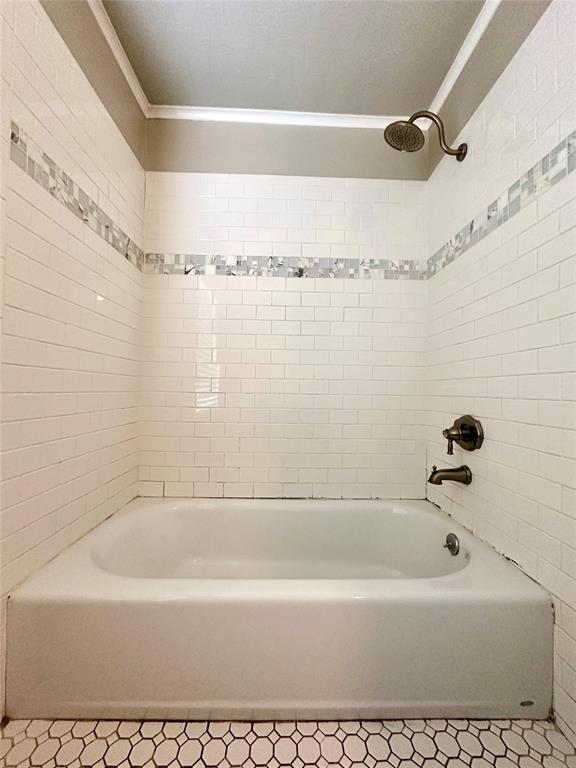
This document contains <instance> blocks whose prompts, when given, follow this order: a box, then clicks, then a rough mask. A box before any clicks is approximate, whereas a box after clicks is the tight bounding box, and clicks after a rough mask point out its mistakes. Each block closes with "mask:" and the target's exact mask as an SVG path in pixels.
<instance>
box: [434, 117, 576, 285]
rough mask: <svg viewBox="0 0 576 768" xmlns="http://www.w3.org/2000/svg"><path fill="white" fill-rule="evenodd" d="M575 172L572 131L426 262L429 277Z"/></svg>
mask: <svg viewBox="0 0 576 768" xmlns="http://www.w3.org/2000/svg"><path fill="white" fill-rule="evenodd" d="M574 169H576V131H572V133H570V134H569V135H568V136H567V137H566V138H565V139H563V140H562V141H561V142H560V143H559V144H558V145H557V146H555V147H554V149H553V150H552V151H551V152H548V154H546V155H544V157H543V158H542V159H541V160H539V161H538V162H537V163H536V165H534V166H533V167H532V168H530V169H529V170H528V171H526V173H525V174H523V175H522V176H521V177H520V178H519V179H518V180H517V181H515V182H514V184H512V186H511V187H509V188H508V189H507V190H506V191H505V192H504V193H503V194H501V195H500V196H499V197H498V198H496V200H494V202H492V203H490V205H489V206H488V208H486V209H485V210H484V211H481V212H480V213H479V214H478V215H477V216H474V218H473V219H472V220H471V221H469V222H468V224H466V226H465V227H462V229H461V230H460V231H459V232H457V233H456V234H455V235H454V237H453V238H452V239H451V240H449V241H448V242H447V243H444V245H443V246H442V247H441V248H440V249H439V250H438V251H436V253H435V254H434V255H433V256H431V257H430V258H429V259H428V275H427V276H428V277H429V278H430V277H433V276H434V275H435V274H437V273H438V272H440V271H441V270H442V269H444V267H447V266H448V265H449V264H451V263H452V262H453V261H456V259H457V258H458V257H459V256H462V254H463V253H466V251H469V250H470V248H472V247H473V246H474V245H476V243H478V242H479V241H480V240H483V239H484V238H485V237H486V236H487V235H489V234H490V232H493V231H494V230H495V229H498V227H501V226H502V224H505V223H506V222H507V221H508V220H509V219H511V218H512V217H513V216H515V215H516V214H517V213H518V212H519V211H521V210H522V209H523V208H526V206H528V205H530V203H532V202H534V200H536V198H538V197H540V195H542V194H543V193H544V192H547V191H548V190H549V189H550V188H551V187H553V186H554V185H555V184H557V183H558V182H559V181H561V180H562V179H564V178H565V177H566V176H567V175H568V174H569V173H572V171H574Z"/></svg>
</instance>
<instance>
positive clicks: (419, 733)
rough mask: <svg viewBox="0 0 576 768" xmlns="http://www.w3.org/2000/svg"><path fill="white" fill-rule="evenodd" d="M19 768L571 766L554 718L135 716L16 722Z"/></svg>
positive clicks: (2, 755) (12, 725) (6, 745)
mask: <svg viewBox="0 0 576 768" xmlns="http://www.w3.org/2000/svg"><path fill="white" fill-rule="evenodd" d="M2 760H4V762H3V763H2V764H3V765H6V766H18V768H32V766H38V768H61V767H62V768H63V767H64V766H69V768H108V767H110V768H112V767H114V768H132V766H141V767H142V768H155V766H167V767H169V768H184V767H185V766H195V768H216V766H218V768H233V767H235V766H237V767H238V768H240V766H242V768H257V766H261V767H262V768H280V766H291V767H293V768H304V766H317V768H338V766H341V768H364V767H366V768H467V767H468V766H471V768H492V767H494V768H574V766H575V765H576V755H575V749H574V747H573V746H572V745H571V744H570V742H569V741H568V740H567V739H566V738H565V737H564V736H563V735H562V734H561V733H560V731H559V730H558V729H557V728H556V727H555V726H554V724H553V723H551V722H548V721H530V720H440V719H438V720H384V721H380V720H370V721H362V722H357V721H343V722H315V721H312V722H276V723H275V722H262V723H245V722H209V723H207V722H188V723H186V722H152V721H150V722H138V721H133V722H132V721H130V722H128V721H126V722H121V721H118V720H100V721H82V720H78V721H75V720H13V721H11V722H9V723H8V725H6V727H5V728H4V731H3V734H2V739H1V740H0V761H2Z"/></svg>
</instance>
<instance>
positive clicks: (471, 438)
mask: <svg viewBox="0 0 576 768" xmlns="http://www.w3.org/2000/svg"><path fill="white" fill-rule="evenodd" d="M442 434H443V435H444V437H445V438H446V439H447V440H448V451H447V453H448V455H449V456H452V454H453V453H454V443H457V444H458V445H459V446H460V448H463V449H464V450H465V451H475V450H477V449H478V448H480V446H481V445H482V443H483V441H484V430H483V429H482V424H481V423H480V422H479V421H478V419H475V418H474V416H470V415H466V416H460V418H459V419H456V421H455V422H454V424H453V425H452V426H451V427H448V428H447V429H443V430H442Z"/></svg>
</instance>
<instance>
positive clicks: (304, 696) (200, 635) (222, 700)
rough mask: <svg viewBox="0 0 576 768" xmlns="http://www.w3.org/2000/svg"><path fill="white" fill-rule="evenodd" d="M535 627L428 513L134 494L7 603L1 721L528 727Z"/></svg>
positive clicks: (542, 599) (494, 568) (541, 607)
mask: <svg viewBox="0 0 576 768" xmlns="http://www.w3.org/2000/svg"><path fill="white" fill-rule="evenodd" d="M448 532H454V533H456V534H457V536H458V537H459V539H460V545H461V547H460V552H459V554H458V555H456V556H453V555H451V554H450V552H449V551H448V550H447V549H445V548H444V547H443V544H444V542H445V539H446V535H447V533H448ZM552 625H553V615H552V606H551V600H550V598H549V596H548V595H547V593H546V592H545V591H544V590H543V589H542V588H541V587H539V586H538V585H536V584H535V583H534V582H532V581H531V580H530V579H529V578H528V577H527V576H526V575H524V574H523V573H522V572H521V571H520V570H518V569H517V568H516V567H515V566H514V565H512V564H510V563H509V562H507V561H506V560H504V559H503V558H502V557H500V556H499V555H498V554H496V552H494V551H493V550H492V549H491V548H489V547H488V546H486V545H485V544H483V543H482V542H480V541H479V540H478V539H476V538H475V537H473V536H472V535H471V534H469V533H468V532H467V531H466V530H465V529H464V528H462V527H461V526H459V525H458V524H457V523H455V522H454V521H453V520H451V519H450V518H449V517H447V516H446V515H444V514H443V513H441V512H439V511H438V510H437V509H436V508H435V507H434V506H433V505H432V504H429V503H428V502H425V501H415V502H390V501H386V502H384V501H382V502H380V501H283V500H273V501H265V500H202V499H188V500H168V499H162V500H143V499H137V500H135V501H134V502H131V503H130V504H129V505H127V507H125V508H124V509H123V510H121V511H120V512H118V513H117V514H116V515H114V516H113V517H112V518H110V519H109V520H107V521H106V522H104V523H103V524H102V525H100V526H99V527H98V528H96V529H95V530H94V531H92V532H91V533H89V534H88V535H87V536H85V537H84V538H83V539H81V540H80V541H78V542H76V543H75V544H74V545H73V546H72V547H70V548H69V549H68V550H67V551H66V552H64V553H63V554H62V555H60V556H59V557H57V558H56V559H55V560H53V561H52V562H51V563H49V564H48V565H47V566H45V567H44V568H42V569H41V570H40V571H38V572H37V573H36V574H35V575H34V576H33V577H32V578H30V579H29V580H28V581H27V582H25V583H24V584H23V585H22V586H20V587H19V588H18V589H17V590H15V592H14V594H13V595H12V597H11V598H10V600H9V605H8V621H7V630H8V638H7V642H8V650H7V658H8V661H7V669H8V672H7V712H8V715H9V716H10V717H14V718H31V717H42V718H69V717H70V718H102V717H107V718H130V719H134V718H139V719H245V720H258V719H295V718H299V719H306V718H308V719H336V718H338V719H342V718H353V719H355V718H363V719H368V718H392V717H403V718H404V717H482V718H492V717H494V718H498V717H529V718H532V717H534V718H536V717H538V718H541V717H547V716H548V714H549V710H550V706H551V695H552V694H551V691H552Z"/></svg>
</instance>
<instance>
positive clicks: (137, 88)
mask: <svg viewBox="0 0 576 768" xmlns="http://www.w3.org/2000/svg"><path fill="white" fill-rule="evenodd" d="M87 2H88V5H89V6H90V10H91V11H92V13H93V15H94V18H95V19H96V22H97V23H98V26H99V27H100V29H101V31H102V34H103V35H104V37H105V38H106V41H107V43H108V45H109V46H110V49H111V51H112V54H113V56H114V58H115V59H116V63H117V64H118V66H119V67H120V69H121V70H122V74H123V75H124V77H125V78H126V81H127V83H128V85H129V86H130V90H131V91H132V93H133V95H134V98H135V99H136V101H137V102H138V104H139V105H140V109H141V110H142V112H144V116H145V117H148V112H149V109H150V102H149V101H148V99H147V97H146V94H145V93H144V90H143V89H142V86H141V85H140V81H139V80H138V78H137V76H136V73H135V72H134V70H133V69H132V64H130V60H129V59H128V56H127V55H126V51H125V50H124V47H123V45H122V43H121V42H120V38H119V37H118V35H117V34H116V30H115V29H114V26H113V24H112V22H111V21H110V17H109V16H108V11H107V10H106V8H105V7H104V4H103V2H102V0H87Z"/></svg>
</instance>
